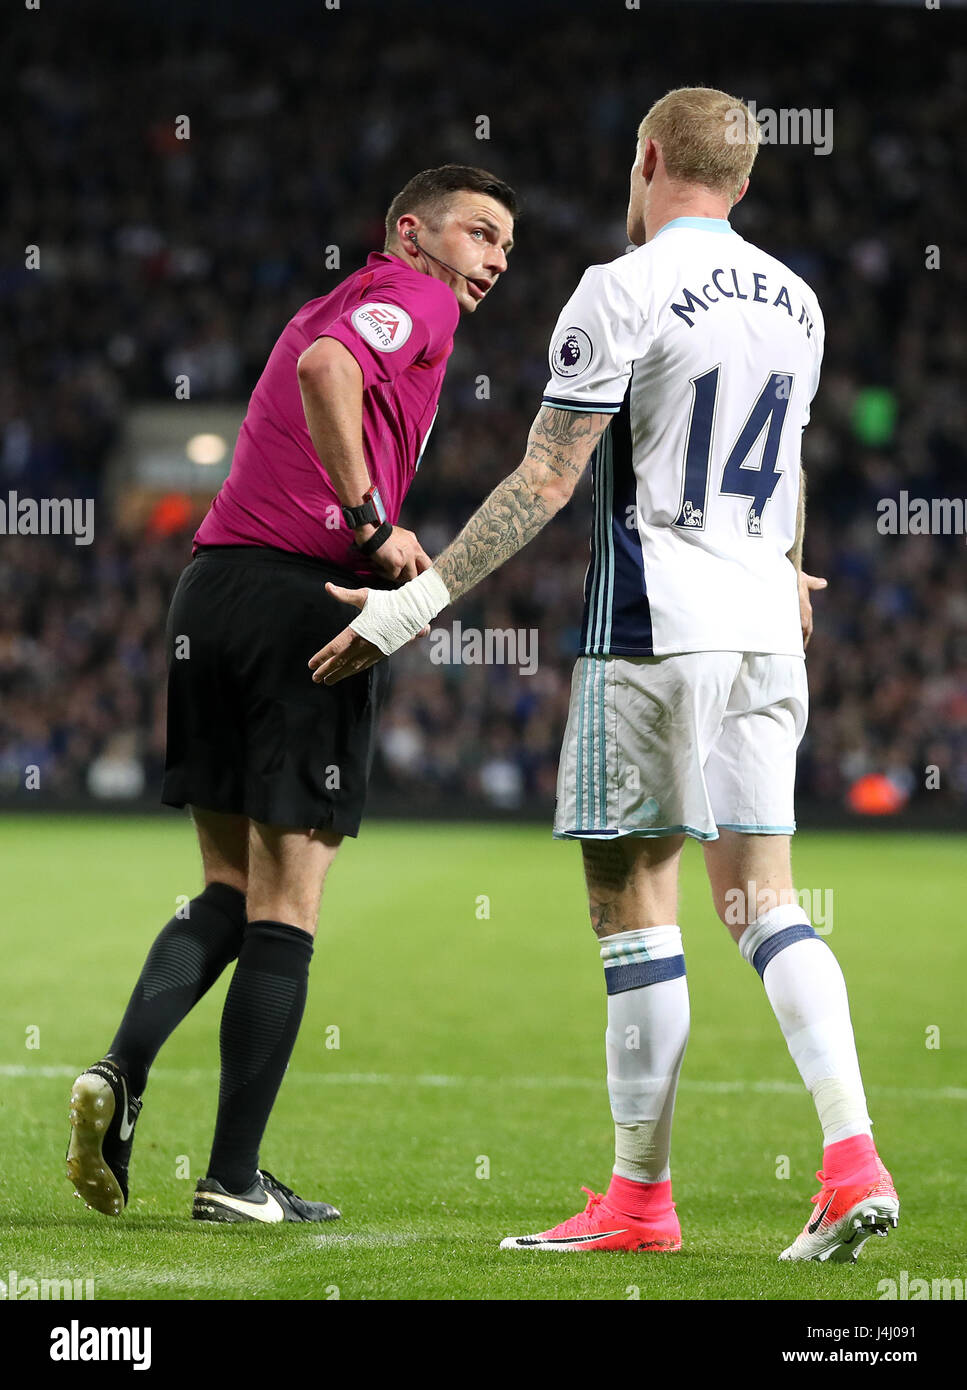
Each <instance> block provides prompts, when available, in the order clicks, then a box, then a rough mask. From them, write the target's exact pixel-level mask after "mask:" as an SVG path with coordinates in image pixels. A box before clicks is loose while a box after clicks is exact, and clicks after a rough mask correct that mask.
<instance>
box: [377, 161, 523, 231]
mask: <svg viewBox="0 0 967 1390" xmlns="http://www.w3.org/2000/svg"><path fill="white" fill-rule="evenodd" d="M454 193H485V194H486V195H487V197H488V198H494V199H496V201H497V202H498V203H503V205H504V207H505V208H506V209H507V211H508V212H509V213H510V215H511V217H514V218H516V216H517V206H518V205H517V194H516V193H515V192H514V190H513V189H512V188H511V186H510V184H509V183H504V181H503V179H498V178H497V176H496V174H491V173H489V172H488V170H486V169H478V168H476V166H475V165H473V164H441V165H440V167H439V168H438V169H424V170H423V172H422V173H420V174H414V176H413V178H411V179H410V181H409V183H408V184H406V185H405V187H403V188H401V189H400V191H399V193H397V195H396V197H395V198H394V199H393V201H392V202H391V203H390V205H389V209H388V211H387V213H386V244H387V245H389V243H390V241H391V240H392V238H393V237H394V236H395V235H396V224H397V222H398V221H399V219H400V218H401V217H402V216H403V214H404V213H405V212H414V213H416V214H417V215H418V216H420V217H422V218H423V219H424V220H425V221H426V222H428V223H429V224H430V225H431V226H433V224H434V222H435V221H436V220H437V219H439V218H440V217H441V216H442V215H443V213H444V211H445V210H446V206H447V204H448V203H449V201H450V199H451V198H452V197H453V195H454Z"/></svg>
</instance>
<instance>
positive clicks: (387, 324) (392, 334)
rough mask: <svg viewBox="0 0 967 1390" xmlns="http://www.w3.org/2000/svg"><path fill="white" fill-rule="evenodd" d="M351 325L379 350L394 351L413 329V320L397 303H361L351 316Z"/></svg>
mask: <svg viewBox="0 0 967 1390" xmlns="http://www.w3.org/2000/svg"><path fill="white" fill-rule="evenodd" d="M352 325H353V327H354V328H355V330H356V332H357V333H358V334H359V335H360V337H362V338H365V339H366V341H367V343H370V344H371V345H372V346H373V347H374V348H378V349H379V351H380V352H396V351H397V350H398V349H399V348H401V347H402V346H403V344H404V343H405V342H406V340H407V338H408V337H409V336H410V334H411V333H412V331H413V320H412V319H411V318H410V316H409V314H408V313H407V312H406V310H405V309H401V308H400V307H399V305H397V304H362V305H360V307H359V308H358V309H357V310H356V311H355V313H354V314H353V316H352Z"/></svg>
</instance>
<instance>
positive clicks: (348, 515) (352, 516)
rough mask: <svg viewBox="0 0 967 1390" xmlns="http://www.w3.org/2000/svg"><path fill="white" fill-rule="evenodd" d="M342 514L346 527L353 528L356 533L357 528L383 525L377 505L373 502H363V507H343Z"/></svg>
mask: <svg viewBox="0 0 967 1390" xmlns="http://www.w3.org/2000/svg"><path fill="white" fill-rule="evenodd" d="M342 514H343V516H344V518H345V520H346V525H347V526H351V527H352V529H353V530H354V531H355V529H356V527H357V526H379V525H381V523H382V518H381V516H380V514H379V512H378V511H377V510H376V503H375V502H372V501H369V502H363V504H362V506H361V507H343V509H342Z"/></svg>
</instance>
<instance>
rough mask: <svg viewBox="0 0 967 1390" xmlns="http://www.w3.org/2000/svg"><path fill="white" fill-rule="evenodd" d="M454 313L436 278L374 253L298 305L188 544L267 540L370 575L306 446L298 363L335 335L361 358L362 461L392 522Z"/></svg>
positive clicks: (433, 396) (410, 474) (439, 377)
mask: <svg viewBox="0 0 967 1390" xmlns="http://www.w3.org/2000/svg"><path fill="white" fill-rule="evenodd" d="M459 317H460V309H459V306H458V304H457V300H456V296H455V295H454V293H453V291H452V290H450V289H449V288H448V287H447V286H446V285H444V284H443V283H442V281H440V280H435V279H433V277H432V276H429V275H422V274H421V273H420V272H419V271H417V270H411V269H410V267H409V266H407V265H405V264H404V262H403V261H401V260H399V259H398V258H397V257H396V256H391V255H387V254H386V253H384V252H381V251H374V252H373V253H372V255H371V256H370V257H369V259H368V260H367V262H366V265H365V267H364V269H362V270H357V271H356V272H355V274H353V275H350V276H349V278H348V279H346V280H344V281H343V282H342V284H341V285H339V286H337V288H336V289H334V290H333V291H332V293H331V294H327V295H324V296H323V297H322V298H321V299H311V300H310V301H309V303H308V304H304V305H303V306H302V308H301V309H300V310H299V312H298V313H297V314H296V315H295V317H294V318H292V319H290V320H289V322H288V323H287V324H286V326H285V329H284V330H283V332H282V335H281V337H280V338H279V340H278V342H277V343H276V344H275V347H274V348H273V349H272V352H271V354H270V355H269V360H268V362H267V363H266V365H265V370H264V371H263V373H262V375H261V376H260V377H259V380H258V384H257V385H256V387H255V390H254V391H253V392H252V397H251V400H250V401H249V405H248V411H247V413H246V416H245V419H244V421H243V422H242V427H241V429H240V430H239V435H238V442H237V444H236V445H235V453H234V456H233V458H232V467H231V471H230V472H229V475H228V477H227V478H226V479H225V482H224V483H223V484H222V486H221V489H220V490H219V492H218V495H217V496H216V498H215V500H214V501H213V502H212V505H211V508H210V509H209V512H208V515H207V516H206V517H205V519H204V521H203V522H202V524H201V526H200V527H199V528H198V531H197V532H196V534H195V540H194V544H195V547H197V546H199V545H270V546H275V547H276V548H278V549H280V550H291V551H295V552H297V553H300V554H303V555H314V556H317V557H318V558H320V559H324V560H329V561H331V562H332V563H333V564H336V565H341V566H342V567H343V568H344V569H349V570H353V571H354V572H356V573H357V574H360V575H371V574H373V573H374V570H373V568H372V566H371V565H370V564H369V562H368V561H367V560H365V559H364V558H363V557H362V556H361V555H360V554H359V552H358V550H356V549H355V547H354V546H353V533H352V531H351V530H350V529H349V527H347V525H346V523H345V521H344V520H343V517H342V513H341V511H340V503H339V497H338V495H337V493H336V491H335V489H334V488H333V486H332V483H331V482H330V479H329V476H328V474H327V473H326V470H325V469H324V468H323V466H322V463H321V462H320V459H319V457H318V455H317V454H316V451H315V449H314V448H313V446H312V440H311V438H310V436H309V429H308V426H307V425H306V417H305V411H304V410H303V408H302V396H301V394H300V392H299V380H298V376H297V373H296V363H297V362H298V360H299V356H300V355H301V353H303V352H304V351H305V349H306V348H307V347H309V346H310V344H311V343H313V342H314V341H315V340H316V338H321V337H326V338H335V339H336V340H337V341H338V342H340V343H342V344H343V346H344V347H346V348H348V349H349V351H350V352H351V353H352V355H353V357H355V359H356V361H357V362H358V363H359V365H360V368H361V369H362V373H363V387H364V390H363V447H364V449H365V453H366V462H367V464H368V465H369V474H370V478H371V479H372V481H373V482H374V483H375V484H376V486H377V487H378V489H379V494H380V496H381V497H382V499H383V505H384V506H385V508H386V515H387V519H388V520H389V521H391V522H393V523H394V524H395V523H396V521H397V520H398V518H399V514H400V508H401V507H402V505H403V498H404V497H405V496H406V493H407V490H408V489H409V486H410V484H411V483H412V481H413V478H414V476H415V474H416V470H417V467H418V465H419V462H420V457H421V455H422V453H423V448H424V446H425V444H426V440H427V436H428V435H429V433H430V429H431V427H432V425H433V420H434V417H435V415H436V410H437V402H438V401H439V398H440V388H441V387H442V385H443V377H444V374H445V372H446V366H447V359H448V357H449V356H450V353H451V351H452V349H453V334H454V331H455V329H456V326H457V320H458V319H459Z"/></svg>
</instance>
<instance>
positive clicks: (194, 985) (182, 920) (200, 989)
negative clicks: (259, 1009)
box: [107, 883, 245, 1096]
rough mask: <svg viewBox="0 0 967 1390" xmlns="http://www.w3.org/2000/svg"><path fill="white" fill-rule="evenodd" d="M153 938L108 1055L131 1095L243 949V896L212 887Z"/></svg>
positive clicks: (218, 885)
mask: <svg viewBox="0 0 967 1390" xmlns="http://www.w3.org/2000/svg"><path fill="white" fill-rule="evenodd" d="M183 912H184V915H183V916H182V917H173V918H172V919H171V921H170V922H169V923H168V925H167V926H166V927H165V928H164V929H163V931H161V933H160V934H159V935H158V936H157V937H156V938H155V941H154V945H153V946H152V947H151V950H150V951H149V952H148V958H147V960H146V961H145V963H144V968H143V969H142V971H141V974H140V976H139V977H138V983H137V984H136V985H135V987H134V993H133V994H132V995H131V999H130V1002H129V1003H128V1007H127V1010H126V1011H125V1014H124V1018H123V1019H122V1020H121V1026H120V1028H119V1029H118V1031H117V1034H116V1036H115V1039H114V1041H113V1042H112V1043H111V1048H110V1051H109V1052H108V1054H107V1055H108V1056H109V1057H110V1058H111V1060H112V1061H113V1062H116V1063H117V1064H118V1066H119V1067H120V1068H121V1070H122V1071H123V1072H125V1073H126V1075H127V1078H128V1083H129V1085H130V1087H131V1090H132V1092H133V1094H134V1095H136V1096H139V1095H140V1094H141V1092H142V1091H143V1090H144V1088H145V1084H146V1083H147V1080H148V1068H149V1067H150V1066H151V1063H152V1062H153V1061H154V1059H155V1057H156V1056H157V1055H158V1052H159V1050H160V1048H161V1045H162V1043H164V1041H165V1039H166V1038H168V1037H169V1035H170V1034H171V1033H172V1032H173V1031H174V1029H175V1028H176V1027H177V1026H178V1024H179V1023H180V1022H181V1020H182V1019H183V1018H184V1017H185V1015H186V1014H187V1013H188V1011H189V1010H190V1009H192V1008H194V1006H195V1005H196V1004H197V1003H198V1001H199V999H200V998H201V997H202V995H203V994H204V993H205V992H206V991H207V990H208V989H210V988H211V986H212V985H213V984H214V983H215V981H216V980H217V979H218V977H219V975H220V974H221V973H222V971H223V970H224V969H225V966H226V965H227V964H228V963H229V961H231V960H234V959H235V957H236V956H237V955H238V953H239V951H240V950H241V947H242V938H243V933H244V930H245V894H244V893H242V892H240V891H239V889H238V888H230V887H229V885H228V884H227V883H210V884H209V885H208V887H207V888H206V889H205V890H204V892H202V893H199V895H198V897H197V898H192V900H191V902H190V903H188V905H187V906H186V907H185V908H184V909H183Z"/></svg>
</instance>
